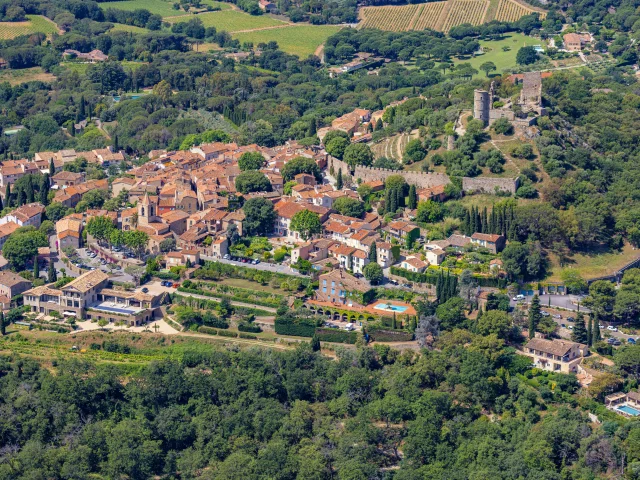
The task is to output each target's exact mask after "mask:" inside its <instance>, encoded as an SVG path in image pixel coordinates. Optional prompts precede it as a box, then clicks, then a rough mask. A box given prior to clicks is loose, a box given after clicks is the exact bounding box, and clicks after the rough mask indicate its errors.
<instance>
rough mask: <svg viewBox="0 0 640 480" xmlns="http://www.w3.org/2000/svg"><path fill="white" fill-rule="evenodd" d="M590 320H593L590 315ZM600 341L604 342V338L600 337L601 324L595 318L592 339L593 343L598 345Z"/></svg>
mask: <svg viewBox="0 0 640 480" xmlns="http://www.w3.org/2000/svg"><path fill="white" fill-rule="evenodd" d="M589 318H591V314H589ZM600 340H602V337H601V336H600V322H599V321H598V319H597V318H595V319H594V320H593V335H592V338H591V343H592V344H594V343H598V342H599V341H600Z"/></svg>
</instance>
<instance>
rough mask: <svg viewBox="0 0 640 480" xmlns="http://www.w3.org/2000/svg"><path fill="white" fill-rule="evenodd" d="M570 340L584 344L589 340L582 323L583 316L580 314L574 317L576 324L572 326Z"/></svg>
mask: <svg viewBox="0 0 640 480" xmlns="http://www.w3.org/2000/svg"><path fill="white" fill-rule="evenodd" d="M571 340H573V341H574V342H578V343H585V344H586V343H587V342H588V341H589V340H588V333H587V328H586V326H585V324H584V316H582V315H578V316H577V318H576V324H575V325H574V327H573V332H571Z"/></svg>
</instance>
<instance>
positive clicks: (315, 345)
mask: <svg viewBox="0 0 640 480" xmlns="http://www.w3.org/2000/svg"><path fill="white" fill-rule="evenodd" d="M311 350H313V351H314V352H319V351H320V339H319V338H318V336H317V335H314V336H313V337H311Z"/></svg>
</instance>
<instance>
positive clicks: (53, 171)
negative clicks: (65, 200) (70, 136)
mask: <svg viewBox="0 0 640 480" xmlns="http://www.w3.org/2000/svg"><path fill="white" fill-rule="evenodd" d="M73 130H75V128H72V129H71V131H73ZM55 174H56V166H55V164H54V163H53V158H52V159H51V160H49V176H50V177H53V176H54V175H55Z"/></svg>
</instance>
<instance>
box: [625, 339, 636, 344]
mask: <svg viewBox="0 0 640 480" xmlns="http://www.w3.org/2000/svg"><path fill="white" fill-rule="evenodd" d="M627 343H630V344H631V345H635V344H636V339H635V338H627Z"/></svg>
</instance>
